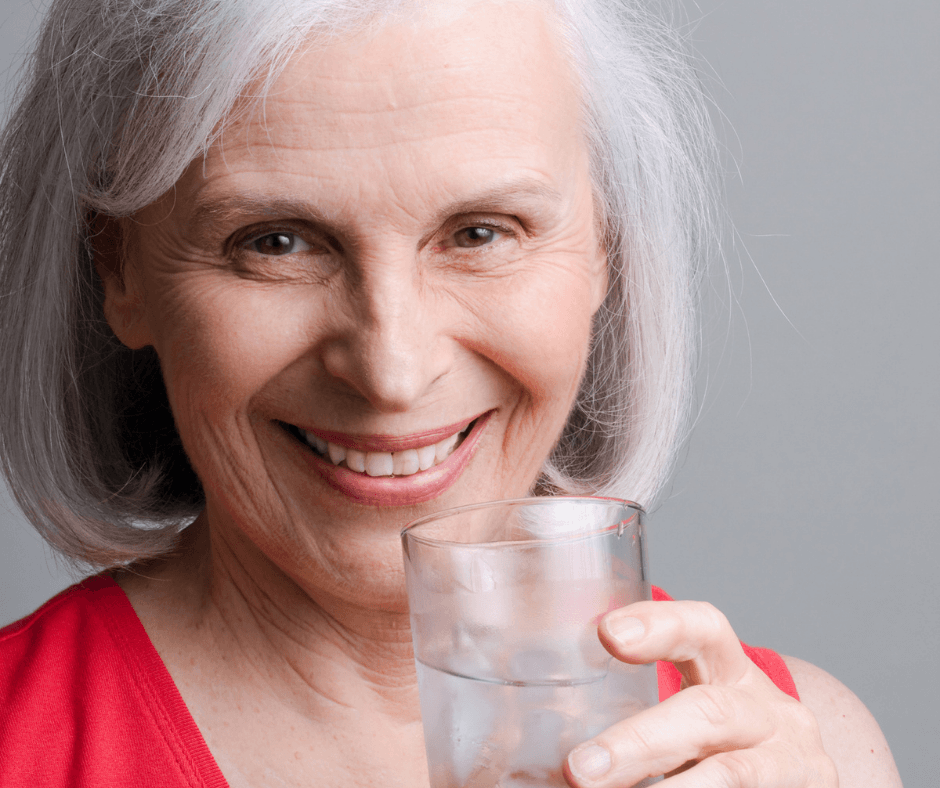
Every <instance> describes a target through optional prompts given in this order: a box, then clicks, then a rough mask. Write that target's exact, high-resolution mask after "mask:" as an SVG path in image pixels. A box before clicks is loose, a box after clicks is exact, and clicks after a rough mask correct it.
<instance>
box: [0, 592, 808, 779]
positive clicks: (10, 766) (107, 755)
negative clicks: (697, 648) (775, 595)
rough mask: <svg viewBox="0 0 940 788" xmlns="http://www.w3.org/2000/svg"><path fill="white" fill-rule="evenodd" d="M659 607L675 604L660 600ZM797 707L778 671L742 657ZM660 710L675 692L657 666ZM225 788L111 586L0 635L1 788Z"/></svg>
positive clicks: (772, 664)
mask: <svg viewBox="0 0 940 788" xmlns="http://www.w3.org/2000/svg"><path fill="white" fill-rule="evenodd" d="M653 597H654V599H657V600H664V599H668V598H669V597H668V596H667V595H666V594H664V593H663V592H662V591H660V590H659V589H654V592H653ZM744 648H745V651H747V653H748V656H750V657H751V659H752V660H754V662H755V663H757V665H758V666H759V667H760V668H761V669H762V670H763V671H764V672H765V673H767V675H768V676H770V678H771V679H773V680H774V683H776V684H777V686H778V687H780V689H782V690H783V691H784V692H787V693H788V694H790V695H792V696H793V697H795V698H796V697H797V694H796V688H795V687H794V685H793V679H792V678H791V677H790V673H789V671H787V668H786V666H785V665H784V664H783V660H782V659H781V658H780V657H779V656H778V655H777V654H774V653H773V652H772V651H768V650H767V649H753V648H750V647H749V646H745V647H744ZM658 667H659V682H660V685H659V693H660V699H664V698H666V697H669V696H670V695H672V694H674V693H676V692H678V691H679V682H680V675H679V671H678V670H676V668H675V667H674V666H672V665H671V664H668V663H665V664H664V663H660V664H659V666H658ZM37 786H42V787H43V788H75V787H77V786H89V788H91V786H94V788H99V787H101V788H104V787H105V786H108V788H110V786H121V788H151V787H152V786H160V788H196V787H197V786H198V787H199V788H227V783H226V780H225V778H224V777H223V776H222V772H221V771H220V770H219V767H218V766H217V765H216V762H215V760H214V759H213V757H212V754H211V753H210V752H209V748H208V747H207V746H206V743H205V741H204V740H203V738H202V734H201V733H200V732H199V729H198V728H197V727H196V723H195V721H194V720H193V718H192V715H191V714H190V713H189V710H188V709H187V708H186V704H185V703H184V702H183V699H182V697H181V696H180V694H179V692H178V690H177V688H176V685H175V684H174V683H173V679H172V678H171V677H170V674H169V672H168V671H167V669H166V666H165V665H164V664H163V661H162V660H161V659H160V656H159V654H157V651H156V649H154V647H153V644H152V643H151V642H150V638H149V637H148V636H147V633H146V631H145V630H144V627H143V625H142V624H141V623H140V620H139V619H138V618H137V614H136V613H135V612H134V608H133V607H132V606H131V604H130V602H129V600H128V599H127V596H126V595H125V594H124V592H123V591H122V590H121V587H120V586H118V585H117V583H115V582H114V581H113V580H112V579H111V578H108V577H93V578H90V579H88V580H85V581H84V582H82V583H79V584H78V585H75V586H72V587H71V588H69V589H66V590H65V591H63V592H62V593H61V594H59V595H58V596H56V597H54V598H53V599H51V600H50V601H49V602H47V603H46V604H45V605H43V606H42V607H41V608H39V610H37V611H36V612H35V613H33V614H32V615H31V616H27V617H26V618H24V619H22V620H20V621H18V622H16V623H15V624H11V625H10V626H8V627H6V628H4V629H2V630H0V788H37Z"/></svg>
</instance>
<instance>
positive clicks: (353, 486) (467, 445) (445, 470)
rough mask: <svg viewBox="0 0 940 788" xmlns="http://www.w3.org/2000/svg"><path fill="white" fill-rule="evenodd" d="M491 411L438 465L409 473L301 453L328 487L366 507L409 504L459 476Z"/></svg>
mask: <svg viewBox="0 0 940 788" xmlns="http://www.w3.org/2000/svg"><path fill="white" fill-rule="evenodd" d="M491 415H492V411H490V412H489V413H487V414H485V415H483V416H481V417H480V418H478V419H477V422H476V424H474V425H473V429H472V430H470V433H469V434H468V435H467V437H466V438H464V439H463V442H462V443H461V444H460V446H458V447H457V449H456V450H455V451H454V453H453V454H451V455H450V456H449V457H448V458H447V459H446V460H444V462H442V463H441V464H440V465H435V466H434V467H433V468H428V470H426V471H419V472H418V473H414V474H412V475H411V476H367V475H366V474H364V473H356V472H355V471H351V470H349V469H348V468H342V467H340V466H338V465H333V463H331V462H330V461H329V460H325V459H323V458H322V457H321V456H320V455H319V454H316V453H315V452H314V451H313V450H312V449H311V450H309V451H306V452H304V456H305V457H306V458H307V462H309V463H310V465H312V466H313V468H314V469H315V470H316V471H317V473H319V474H320V475H321V476H322V477H323V479H324V480H325V481H326V483H327V484H328V485H330V487H332V488H333V489H334V490H337V491H339V492H341V493H343V494H344V495H346V496H348V497H349V498H352V499H353V500H354V501H356V502H358V503H363V504H367V505H369V506H411V505H413V504H418V503H424V502H425V501H430V500H432V499H434V498H437V496H439V495H441V494H442V493H444V491H446V490H447V489H449V488H450V487H451V486H452V485H453V484H454V482H456V481H457V479H458V478H459V477H460V474H462V473H463V471H464V469H465V468H466V467H467V464H468V463H469V462H470V458H471V457H472V456H473V452H474V451H475V450H476V447H477V444H478V443H479V441H480V436H481V435H482V434H483V430H484V428H485V427H486V423H487V422H488V421H489V419H490V416H491Z"/></svg>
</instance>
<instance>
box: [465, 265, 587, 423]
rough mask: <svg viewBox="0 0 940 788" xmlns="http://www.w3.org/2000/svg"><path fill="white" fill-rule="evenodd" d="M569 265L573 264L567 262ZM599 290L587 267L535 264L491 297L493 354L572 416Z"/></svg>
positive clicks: (534, 394)
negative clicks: (593, 293)
mask: <svg viewBox="0 0 940 788" xmlns="http://www.w3.org/2000/svg"><path fill="white" fill-rule="evenodd" d="M566 263H567V264H566ZM592 292H593V287H592V283H591V281H590V279H589V277H588V276H587V275H586V274H585V273H584V270H583V268H582V266H581V265H580V264H579V263H576V262H570V261H552V262H548V263H546V264H543V265H537V266H533V267H532V268H531V269H529V270H527V271H526V273H525V275H524V276H518V277H514V278H513V281H512V283H511V285H509V286H506V285H499V284H497V285H496V286H494V287H492V292H490V293H487V295H486V297H485V301H483V303H485V304H486V305H487V306H486V321H487V323H488V326H489V331H490V334H491V336H492V337H493V338H494V342H493V344H492V346H490V347H489V348H486V349H483V348H480V352H482V353H484V354H487V355H489V356H490V358H491V360H493V361H494V362H495V363H497V364H498V365H499V366H500V367H501V368H502V369H503V370H504V371H506V372H507V373H508V374H509V375H510V376H512V377H513V378H514V379H515V380H516V381H517V382H518V383H519V384H521V386H522V387H523V388H524V389H525V390H526V392H527V393H528V394H529V396H530V397H531V398H533V399H534V400H537V401H538V402H540V403H557V404H558V406H559V407H563V408H564V410H565V413H566V414H567V409H568V407H570V404H571V401H572V400H573V399H574V396H575V394H576V392H577V387H578V383H579V382H580V378H581V374H582V372H583V370H584V365H585V362H586V359H587V353H588V349H589V345H590V339H591V326H592V316H593V311H594V307H593V297H592Z"/></svg>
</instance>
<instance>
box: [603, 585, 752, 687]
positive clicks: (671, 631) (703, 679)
mask: <svg viewBox="0 0 940 788" xmlns="http://www.w3.org/2000/svg"><path fill="white" fill-rule="evenodd" d="M598 635H599V636H600V639H601V642H602V643H603V644H604V648H606V649H607V650H608V651H609V652H610V653H611V654H612V655H613V656H615V657H616V658H617V659H619V660H621V661H623V662H631V663H634V664H641V663H647V662H653V661H655V660H663V661H666V662H672V663H673V664H674V665H675V666H676V667H677V668H678V669H679V671H680V672H681V673H682V676H683V678H684V679H685V683H686V684H688V685H691V684H724V685H731V684H734V683H735V682H737V681H739V680H740V679H741V678H743V677H744V676H745V674H747V673H748V672H749V671H750V670H751V669H754V670H756V668H754V665H753V663H752V662H751V660H750V659H748V657H747V655H746V654H745V653H744V650H743V649H742V648H741V644H740V643H739V642H738V638H737V636H736V635H735V634H734V630H732V629H731V625H730V624H729V623H728V620H727V619H726V618H725V617H724V615H723V614H722V613H721V612H720V611H719V610H717V609H716V608H714V607H713V606H712V605H710V604H708V603H707V602H637V603H635V604H632V605H628V606H627V607H623V608H620V609H619V610H615V611H614V612H612V613H609V614H608V615H607V616H605V617H604V619H603V620H602V621H601V623H600V626H599V627H598Z"/></svg>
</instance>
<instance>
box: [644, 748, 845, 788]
mask: <svg viewBox="0 0 940 788" xmlns="http://www.w3.org/2000/svg"><path fill="white" fill-rule="evenodd" d="M820 754H821V753H820ZM838 780H839V777H838V773H837V772H836V768H835V765H834V764H833V762H832V761H831V760H830V759H829V758H826V757H816V758H794V757H793V753H792V752H791V751H790V750H789V749H788V748H786V747H783V746H780V745H771V746H764V747H758V748H755V749H751V750H734V751H731V752H723V753H720V754H718V755H715V756H713V757H711V758H707V759H705V760H704V761H702V762H701V763H698V764H696V765H695V766H693V767H692V768H691V769H688V770H686V771H684V772H682V773H681V774H677V775H675V776H673V777H670V778H669V779H668V780H665V781H664V782H662V783H659V786H661V788H822V787H823V786H832V785H838Z"/></svg>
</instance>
